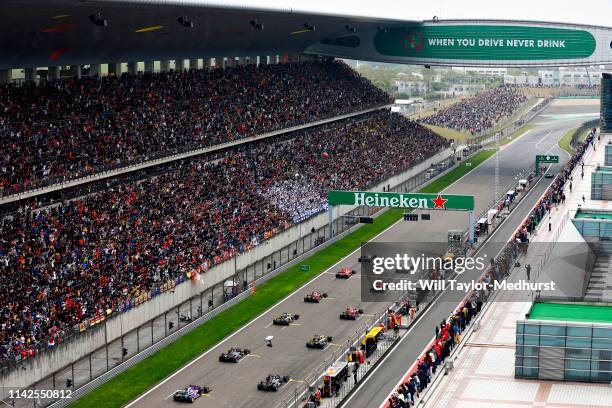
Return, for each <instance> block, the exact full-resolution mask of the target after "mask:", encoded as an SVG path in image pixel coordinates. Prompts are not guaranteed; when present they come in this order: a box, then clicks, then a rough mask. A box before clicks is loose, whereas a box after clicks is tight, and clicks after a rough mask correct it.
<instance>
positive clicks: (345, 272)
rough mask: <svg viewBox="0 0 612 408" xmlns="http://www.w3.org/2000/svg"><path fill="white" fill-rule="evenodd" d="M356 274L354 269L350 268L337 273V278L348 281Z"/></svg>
mask: <svg viewBox="0 0 612 408" xmlns="http://www.w3.org/2000/svg"><path fill="white" fill-rule="evenodd" d="M355 273H356V272H355V270H354V269H350V268H342V269H340V270H339V271H338V272H336V278H338V279H348V278H350V277H351V275H354V274H355Z"/></svg>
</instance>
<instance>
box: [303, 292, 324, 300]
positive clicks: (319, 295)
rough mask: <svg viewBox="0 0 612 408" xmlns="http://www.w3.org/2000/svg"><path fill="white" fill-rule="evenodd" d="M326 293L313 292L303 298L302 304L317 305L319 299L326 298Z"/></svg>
mask: <svg viewBox="0 0 612 408" xmlns="http://www.w3.org/2000/svg"><path fill="white" fill-rule="evenodd" d="M326 297H327V293H321V292H318V291H316V290H315V291H314V292H312V293H310V294H308V295H306V296H304V302H306V303H319V302H320V301H321V299H323V298H326Z"/></svg>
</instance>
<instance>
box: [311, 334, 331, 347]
mask: <svg viewBox="0 0 612 408" xmlns="http://www.w3.org/2000/svg"><path fill="white" fill-rule="evenodd" d="M331 341H332V338H331V336H321V335H319V334H315V335H314V336H312V339H310V340H308V343H306V347H307V348H318V349H324V348H325V347H327V345H328V344H329V343H330V342H331Z"/></svg>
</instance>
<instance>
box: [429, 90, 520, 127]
mask: <svg viewBox="0 0 612 408" xmlns="http://www.w3.org/2000/svg"><path fill="white" fill-rule="evenodd" d="M526 100H527V97H526V96H525V95H524V93H523V92H522V90H521V89H520V88H519V87H517V86H514V85H501V86H498V87H495V88H491V89H489V90H486V91H483V92H479V93H477V94H476V95H474V96H470V97H467V98H465V99H463V100H461V101H459V102H457V103H454V104H452V105H450V106H448V107H445V108H442V109H440V110H439V111H437V112H436V113H435V114H433V115H431V116H428V117H426V118H423V119H422V120H421V122H422V123H427V124H430V125H435V126H441V127H445V128H452V129H456V130H461V131H466V132H469V133H471V134H473V135H474V134H479V133H481V132H483V131H485V130H488V129H490V128H492V127H493V126H495V124H496V123H498V122H499V121H501V120H502V119H504V118H506V117H509V116H511V115H512V114H514V113H515V112H516V111H517V110H518V109H519V107H520V106H521V105H522V104H523V103H524V102H525V101H526Z"/></svg>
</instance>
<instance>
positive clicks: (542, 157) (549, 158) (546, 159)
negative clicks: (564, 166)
mask: <svg viewBox="0 0 612 408" xmlns="http://www.w3.org/2000/svg"><path fill="white" fill-rule="evenodd" d="M536 160H537V161H538V163H559V156H553V155H551V154H538V155H537V156H536Z"/></svg>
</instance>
